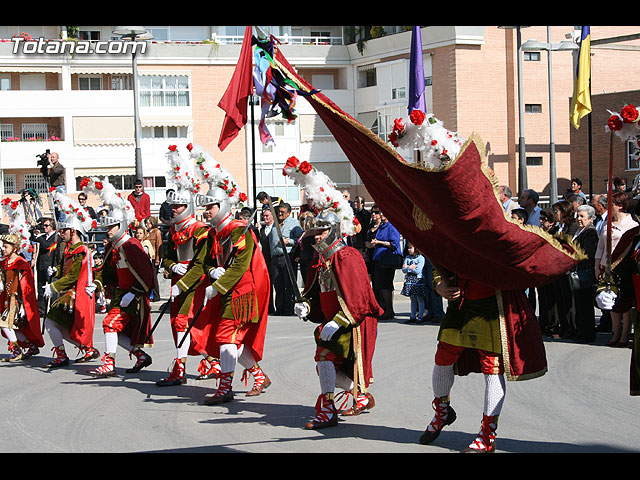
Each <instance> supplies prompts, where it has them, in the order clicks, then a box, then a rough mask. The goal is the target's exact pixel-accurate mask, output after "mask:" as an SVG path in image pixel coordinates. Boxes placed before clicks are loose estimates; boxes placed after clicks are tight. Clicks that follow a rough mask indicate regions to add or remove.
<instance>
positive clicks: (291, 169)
mask: <svg viewBox="0 0 640 480" xmlns="http://www.w3.org/2000/svg"><path fill="white" fill-rule="evenodd" d="M282 173H283V175H288V176H289V177H290V178H291V179H292V180H293V182H294V183H295V184H296V185H298V186H299V187H300V188H302V189H303V190H304V192H305V197H306V198H307V199H310V200H311V202H312V204H313V206H314V207H316V208H317V209H318V210H333V211H334V212H335V213H336V215H338V217H340V232H341V233H342V234H343V235H347V236H350V235H354V234H355V233H356V220H355V215H354V213H353V209H352V208H351V205H350V204H349V202H348V200H347V199H345V198H344V197H343V196H342V192H341V191H340V190H338V189H337V188H336V186H335V185H334V183H333V182H332V181H331V179H330V178H329V177H328V176H327V175H326V174H325V173H324V172H321V171H320V170H318V169H316V168H315V167H313V166H312V165H311V164H310V163H309V162H301V163H300V162H299V160H298V159H297V158H296V157H289V159H288V160H287V163H286V165H285V166H284V168H283V170H282Z"/></svg>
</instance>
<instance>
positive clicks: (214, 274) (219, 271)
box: [209, 267, 226, 282]
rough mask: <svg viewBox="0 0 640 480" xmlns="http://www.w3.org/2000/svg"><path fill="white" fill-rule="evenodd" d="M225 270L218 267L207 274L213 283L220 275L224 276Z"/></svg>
mask: <svg viewBox="0 0 640 480" xmlns="http://www.w3.org/2000/svg"><path fill="white" fill-rule="evenodd" d="M225 271H226V270H225V269H224V267H218V268H216V269H214V270H211V273H210V274H209V275H210V276H211V278H212V279H213V281H214V282H215V281H216V280H217V279H219V278H220V277H221V276H222V275H224V272H225Z"/></svg>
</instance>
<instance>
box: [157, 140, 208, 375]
mask: <svg viewBox="0 0 640 480" xmlns="http://www.w3.org/2000/svg"><path fill="white" fill-rule="evenodd" d="M189 145H191V144H189ZM166 156H167V160H168V162H169V179H170V181H171V182H172V183H173V184H174V185H175V186H174V188H175V189H174V190H173V191H171V192H169V194H168V195H167V203H168V204H169V205H170V206H171V211H172V217H171V227H170V229H169V235H168V242H167V248H166V250H165V252H166V253H165V256H164V259H163V261H162V266H163V268H164V271H165V277H167V276H168V277H169V278H171V292H170V299H169V301H170V302H171V304H170V307H169V308H170V310H169V312H170V315H171V332H172V334H173V340H174V342H175V345H176V358H175V359H174V361H173V364H172V367H170V373H169V375H168V376H167V377H166V378H163V379H161V380H159V381H158V382H156V385H158V386H160V387H166V386H173V385H182V384H185V383H187V373H186V364H187V357H188V356H189V355H199V356H202V357H203V358H202V360H201V361H200V364H199V366H198V372H199V373H200V375H199V376H198V379H204V378H209V376H210V375H215V374H216V373H217V371H218V370H219V361H218V359H217V358H214V357H212V356H211V355H209V354H208V353H207V352H206V350H205V349H204V347H205V345H206V338H203V337H202V336H201V332H202V330H201V329H199V328H192V330H191V331H190V332H189V334H188V335H187V336H186V337H185V333H186V332H187V329H188V327H189V324H190V323H192V321H193V319H194V316H195V315H196V312H197V310H198V306H199V305H201V304H202V303H203V299H204V290H205V288H206V286H207V284H208V283H207V282H206V278H207V277H206V275H205V274H204V272H203V269H202V265H203V264H204V256H205V255H206V253H207V251H206V248H205V247H206V244H207V242H206V239H207V235H208V234H209V226H208V225H207V224H205V223H204V222H201V221H199V220H196V218H195V198H194V197H195V194H196V193H197V192H198V191H199V190H200V185H199V184H198V182H197V181H196V179H195V177H194V176H193V175H192V173H191V171H192V170H191V165H190V164H188V163H187V162H186V161H185V160H184V159H183V158H182V157H181V156H180V154H179V152H178V149H177V146H175V145H171V146H169V150H168V152H167V154H166ZM200 317H201V318H198V323H199V322H202V321H203V320H204V319H206V316H203V315H201V316H200ZM183 339H184V341H183Z"/></svg>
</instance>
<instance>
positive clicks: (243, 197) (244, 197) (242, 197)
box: [238, 192, 247, 202]
mask: <svg viewBox="0 0 640 480" xmlns="http://www.w3.org/2000/svg"><path fill="white" fill-rule="evenodd" d="M238 197H239V198H240V201H241V202H246V201H247V194H246V193H244V192H240V193H239V194H238Z"/></svg>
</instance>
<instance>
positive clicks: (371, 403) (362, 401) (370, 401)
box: [338, 392, 376, 417]
mask: <svg viewBox="0 0 640 480" xmlns="http://www.w3.org/2000/svg"><path fill="white" fill-rule="evenodd" d="M375 406H376V401H375V400H374V398H373V395H371V394H370V393H369V392H367V393H362V392H360V393H358V398H357V399H356V405H355V406H352V407H351V408H349V409H346V410H345V409H340V408H339V409H338V412H340V415H343V416H345V417H353V416H356V415H360V414H361V413H362V412H363V411H365V410H371V409H372V408H373V407H375Z"/></svg>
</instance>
